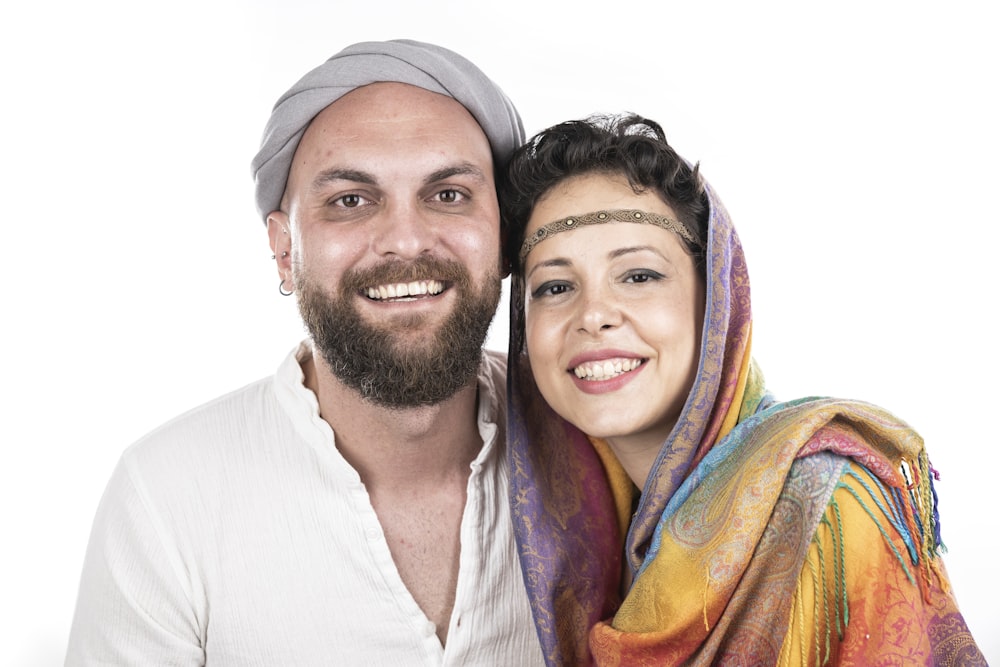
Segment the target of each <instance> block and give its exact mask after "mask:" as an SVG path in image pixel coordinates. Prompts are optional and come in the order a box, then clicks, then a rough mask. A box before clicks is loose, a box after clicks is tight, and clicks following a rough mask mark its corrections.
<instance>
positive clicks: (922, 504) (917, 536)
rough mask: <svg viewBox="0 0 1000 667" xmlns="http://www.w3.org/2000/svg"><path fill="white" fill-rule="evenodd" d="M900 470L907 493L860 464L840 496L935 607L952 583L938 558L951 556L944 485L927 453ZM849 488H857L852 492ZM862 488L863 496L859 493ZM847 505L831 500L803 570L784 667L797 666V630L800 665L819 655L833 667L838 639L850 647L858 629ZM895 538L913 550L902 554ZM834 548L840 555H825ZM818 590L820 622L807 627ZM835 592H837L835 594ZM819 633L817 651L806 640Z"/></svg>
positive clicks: (840, 486)
mask: <svg viewBox="0 0 1000 667" xmlns="http://www.w3.org/2000/svg"><path fill="white" fill-rule="evenodd" d="M900 471H901V473H902V476H903V479H904V480H905V487H904V488H896V487H890V486H887V485H886V484H885V483H884V482H883V481H882V480H880V479H879V478H878V477H876V476H875V475H874V474H873V473H872V472H871V471H869V470H868V469H867V468H865V467H863V466H860V465H852V466H850V467H848V468H847V469H846V471H845V472H844V474H843V476H842V477H841V480H840V481H839V482H838V483H837V485H836V487H835V489H834V491H835V492H836V491H837V490H840V489H842V490H843V491H844V492H846V493H847V494H848V495H849V496H850V497H851V498H853V499H854V501H856V502H857V503H858V505H859V506H860V507H861V509H862V510H863V511H864V512H865V514H866V515H867V516H868V517H869V518H870V519H871V521H872V522H873V523H874V524H875V526H876V527H877V528H878V531H879V533H880V534H881V535H882V538H883V541H884V542H885V545H886V547H887V548H888V549H889V550H890V551H891V552H892V554H893V556H894V557H895V559H896V562H897V563H899V566H900V568H901V569H902V571H903V573H904V574H905V575H906V578H907V579H908V580H909V581H910V583H911V584H913V585H915V586H918V587H919V588H920V592H921V595H922V597H923V598H924V600H925V601H927V602H928V603H930V602H931V587H932V586H931V583H932V581H936V582H937V583H938V585H939V586H943V585H944V582H945V581H946V580H945V578H944V577H943V576H941V573H940V571H939V569H938V563H937V560H938V556H939V555H940V553H942V552H943V551H944V546H943V544H942V542H941V529H940V523H939V514H938V505H937V503H938V497H937V492H936V490H935V489H934V484H933V480H935V479H939V476H938V474H937V471H935V470H934V469H933V468H931V466H930V461H929V460H928V457H927V453H926V452H925V451H921V453H920V455H919V456H918V458H917V460H916V461H903V462H902V463H901V465H900ZM849 481H853V482H854V483H855V484H854V485H852V484H850V483H849ZM858 487H860V489H863V492H859V490H858ZM844 501H845V498H843V497H841V498H840V499H838V498H837V496H836V495H832V496H831V497H830V502H829V504H828V506H827V511H826V512H824V514H823V517H822V519H821V520H820V523H819V526H818V527H817V529H816V532H815V534H814V535H813V538H812V541H811V543H810V547H809V553H808V554H807V556H806V563H807V564H808V566H809V572H808V575H807V574H806V572H805V570H804V569H803V573H802V574H801V575H800V576H799V582H798V586H797V587H796V591H795V596H794V599H793V601H792V605H791V609H790V610H789V619H788V628H789V633H788V635H787V636H786V641H785V642H784V643H783V645H782V648H781V653H780V655H779V661H778V664H779V665H790V664H791V663H792V654H793V652H794V648H793V646H792V644H793V643H794V642H792V641H789V640H788V639H789V638H791V637H792V636H793V633H792V630H793V628H795V627H796V626H797V627H798V630H799V632H798V636H799V638H800V641H799V644H800V646H799V653H800V655H799V658H800V660H801V663H800V664H803V665H805V664H809V662H808V660H807V655H808V653H810V652H811V653H812V654H813V656H814V658H815V662H814V664H816V665H827V664H829V662H830V657H831V645H832V639H833V634H834V632H836V637H837V640H838V641H843V639H844V635H845V633H846V631H847V627H848V625H849V624H850V620H851V619H850V606H849V600H848V594H847V586H846V581H847V563H846V558H847V557H846V550H845V535H844V524H843V519H842V514H841V503H842V502H844ZM893 535H895V536H896V537H898V538H899V540H901V541H902V542H903V544H904V545H905V549H902V550H901V549H900V548H899V547H898V546H897V543H896V541H895V540H894V539H893ZM824 543H826V544H832V546H833V549H832V553H829V549H827V548H824ZM806 585H811V586H812V592H813V610H812V611H813V620H812V623H813V624H812V625H811V626H807V625H806V618H805V606H806V602H805V600H806V598H805V591H804V590H803V587H804V586H806ZM831 585H832V590H831ZM809 630H813V640H812V642H811V644H812V646H807V642H806V641H805V637H807V636H808V631H809Z"/></svg>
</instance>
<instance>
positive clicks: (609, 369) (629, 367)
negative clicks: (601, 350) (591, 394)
mask: <svg viewBox="0 0 1000 667" xmlns="http://www.w3.org/2000/svg"><path fill="white" fill-rule="evenodd" d="M640 364H642V361H641V360H639V359H615V360H613V361H612V360H610V359H609V360H608V361H595V362H591V363H587V364H580V365H579V366H577V367H576V368H574V369H573V372H574V373H576V376H577V377H578V378H580V379H581V380H607V379H608V378H613V377H615V376H617V375H621V374H622V373H628V372H629V371H634V370H635V369H636V368H638V367H639V365H640Z"/></svg>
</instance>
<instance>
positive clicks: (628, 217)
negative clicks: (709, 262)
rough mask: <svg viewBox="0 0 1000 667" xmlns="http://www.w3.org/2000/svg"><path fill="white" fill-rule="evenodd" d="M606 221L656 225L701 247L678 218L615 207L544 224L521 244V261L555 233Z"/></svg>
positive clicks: (519, 256) (699, 241)
mask: <svg viewBox="0 0 1000 667" xmlns="http://www.w3.org/2000/svg"><path fill="white" fill-rule="evenodd" d="M605 222H637V223H639V224H642V225H656V226H657V227H660V228H662V229H665V230H667V231H668V232H673V233H675V234H677V235H678V236H680V237H681V238H683V239H684V240H685V241H687V242H688V243H692V244H694V245H696V246H698V247H699V248H700V247H701V240H700V239H698V238H695V236H694V234H692V233H691V230H689V229H688V228H687V227H685V226H684V225H683V224H682V223H680V222H678V221H677V220H674V219H672V218H667V217H664V216H662V215H658V214H656V213H649V212H648V211H640V210H638V209H613V210H610V211H595V212H593V213H585V214H583V215H571V216H570V217H568V218H563V219H562V220H556V221H554V222H549V223H546V224H544V225H542V226H541V227H539V228H538V229H537V230H536V231H535V233H534V234H532V235H531V236H529V237H528V238H526V239H524V243H522V244H521V252H520V253H519V254H518V258H519V260H520V263H521V265H522V266H523V265H524V259H525V258H526V257H527V256H528V253H529V252H531V249H532V248H534V247H535V246H536V245H538V244H539V243H541V242H542V241H544V240H545V239H547V238H549V237H550V236H552V235H554V234H559V233H560V232H566V231H569V230H571V229H576V228H577V227H581V226H583V225H601V224H604V223H605Z"/></svg>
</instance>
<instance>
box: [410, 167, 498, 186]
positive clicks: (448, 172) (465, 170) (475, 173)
mask: <svg viewBox="0 0 1000 667" xmlns="http://www.w3.org/2000/svg"><path fill="white" fill-rule="evenodd" d="M452 176H472V177H473V178H475V179H476V180H478V181H483V182H485V181H486V175H485V174H483V170H482V169H480V168H479V167H477V166H476V165H474V164H472V163H471V162H463V163H461V164H456V165H454V166H451V167H445V168H444V169H438V170H437V171H435V172H432V173H431V174H429V175H428V176H427V178H425V179H424V183H426V184H427V185H430V184H431V183H438V182H439V181H446V180H448V179H449V178H451V177H452Z"/></svg>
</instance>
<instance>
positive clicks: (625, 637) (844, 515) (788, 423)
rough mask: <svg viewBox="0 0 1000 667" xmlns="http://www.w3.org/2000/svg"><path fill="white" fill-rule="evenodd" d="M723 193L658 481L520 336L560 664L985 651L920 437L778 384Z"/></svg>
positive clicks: (898, 659) (519, 515)
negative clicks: (600, 428) (550, 389)
mask: <svg viewBox="0 0 1000 667" xmlns="http://www.w3.org/2000/svg"><path fill="white" fill-rule="evenodd" d="M708 194H709V200H710V204H711V213H710V220H709V242H708V251H707V258H706V275H707V289H706V299H707V304H706V314H705V318H706V319H705V326H704V329H703V332H704V333H703V336H702V349H701V357H700V361H699V369H698V376H697V379H696V381H695V383H694V386H693V388H692V390H691V393H690V395H689V397H688V400H687V403H686V405H685V407H684V409H683V412H682V414H681V416H680V418H679V420H678V422H677V424H676V426H675V427H674V429H673V431H672V432H671V433H670V436H669V437H668V439H667V441H666V442H665V443H664V444H663V446H662V448H661V450H660V453H659V456H658V458H657V459H656V462H655V463H654V465H653V468H652V470H651V472H650V475H649V477H648V479H647V480H646V484H645V487H644V488H643V489H642V490H641V494H639V493H638V491H637V490H636V489H635V487H634V486H633V485H632V483H631V481H630V480H629V478H628V477H627V475H626V474H625V472H624V470H623V469H622V468H621V466H620V465H619V464H618V463H617V460H616V459H615V457H614V455H613V454H612V453H611V450H610V449H609V447H608V446H607V444H606V443H604V442H602V441H600V440H596V439H590V438H588V437H587V436H586V435H585V434H583V433H581V432H580V431H579V430H578V429H576V428H575V427H574V426H572V425H570V424H569V423H568V422H566V421H565V420H563V419H561V418H560V417H559V416H557V415H556V414H555V413H554V412H553V411H552V410H551V408H549V407H548V405H547V404H546V403H545V401H544V399H543V398H542V397H541V395H540V394H539V393H538V390H537V388H536V387H535V385H534V381H533V379H532V377H531V372H530V369H529V366H528V363H527V359H526V357H525V356H524V354H523V353H522V350H521V349H515V347H517V343H516V341H517V339H518V337H517V336H512V337H511V341H512V349H511V351H510V369H511V371H510V377H509V380H508V392H509V401H510V402H509V408H510V411H509V417H508V430H507V432H508V438H509V440H510V442H509V448H508V451H509V456H510V464H511V476H512V479H511V502H512V509H513V514H514V523H515V533H516V537H517V542H518V548H519V554H520V559H521V566H522V571H523V575H524V579H525V583H526V586H527V589H528V593H529V597H530V599H531V604H532V611H533V614H534V618H535V623H536V626H537V629H538V635H539V638H540V639H541V642H542V647H543V650H544V653H545V656H546V659H547V662H548V664H549V665H589V664H620V665H716V664H735V665H751V664H753V665H777V664H782V665H784V664H798V665H821V664H840V665H846V664H857V665H862V664H875V663H878V664H920V665H985V664H986V663H985V660H984V659H983V657H982V655H981V653H980V652H979V650H978V648H977V647H976V644H975V642H974V641H973V639H972V637H971V636H970V634H969V631H968V629H967V627H966V625H965V623H964V621H963V619H962V617H961V615H960V613H959V611H958V608H957V605H956V603H955V601H954V598H953V597H952V595H951V593H950V587H949V584H948V580H947V575H946V573H945V571H944V567H943V564H942V563H941V559H940V556H939V550H940V548H941V544H940V535H939V533H938V527H937V512H936V496H935V495H934V490H933V487H932V479H931V478H932V476H933V470H932V469H931V467H930V464H929V462H928V459H927V455H926V453H925V451H924V447H923V442H922V440H921V438H920V436H919V435H917V433H915V432H914V431H913V430H912V429H911V428H910V427H909V426H907V425H906V424H905V423H903V422H901V421H899V420H898V419H896V418H895V417H894V416H892V415H891V414H889V413H888V412H886V411H885V410H882V409H881V408H878V407H876V406H873V405H869V404H866V403H862V402H858V401H845V400H836V399H829V398H805V399H800V400H797V401H792V402H784V403H779V402H776V401H775V400H774V398H773V397H772V396H771V395H770V394H769V393H768V392H767V391H766V389H765V386H764V381H763V377H762V375H761V373H760V370H759V369H758V367H757V365H756V364H755V362H754V361H753V359H752V358H751V355H750V342H751V314H750V312H751V311H750V281H749V278H748V274H747V267H746V263H745V260H744V256H743V250H742V248H741V246H740V242H739V239H738V238H737V235H736V231H735V230H734V228H733V226H732V224H731V223H730V221H729V217H728V215H727V213H726V211H725V209H724V208H723V206H722V204H721V202H720V201H719V200H718V199H717V198H716V196H715V195H714V193H713V192H712V191H711V189H709V190H708ZM512 290H513V293H514V295H515V297H514V298H512V299H511V322H512V324H513V326H514V327H518V326H520V325H521V324H522V322H521V319H522V318H523V309H522V308H521V306H520V303H521V299H520V298H517V295H518V294H520V295H523V286H522V284H521V283H520V281H519V279H518V277H517V276H515V278H514V282H513V285H512ZM516 330H517V329H515V331H516ZM873 554H874V555H873ZM623 573H625V574H624V577H625V578H623ZM623 590H626V591H627V592H626V593H625V595H624V596H623V595H622V591H623Z"/></svg>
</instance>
